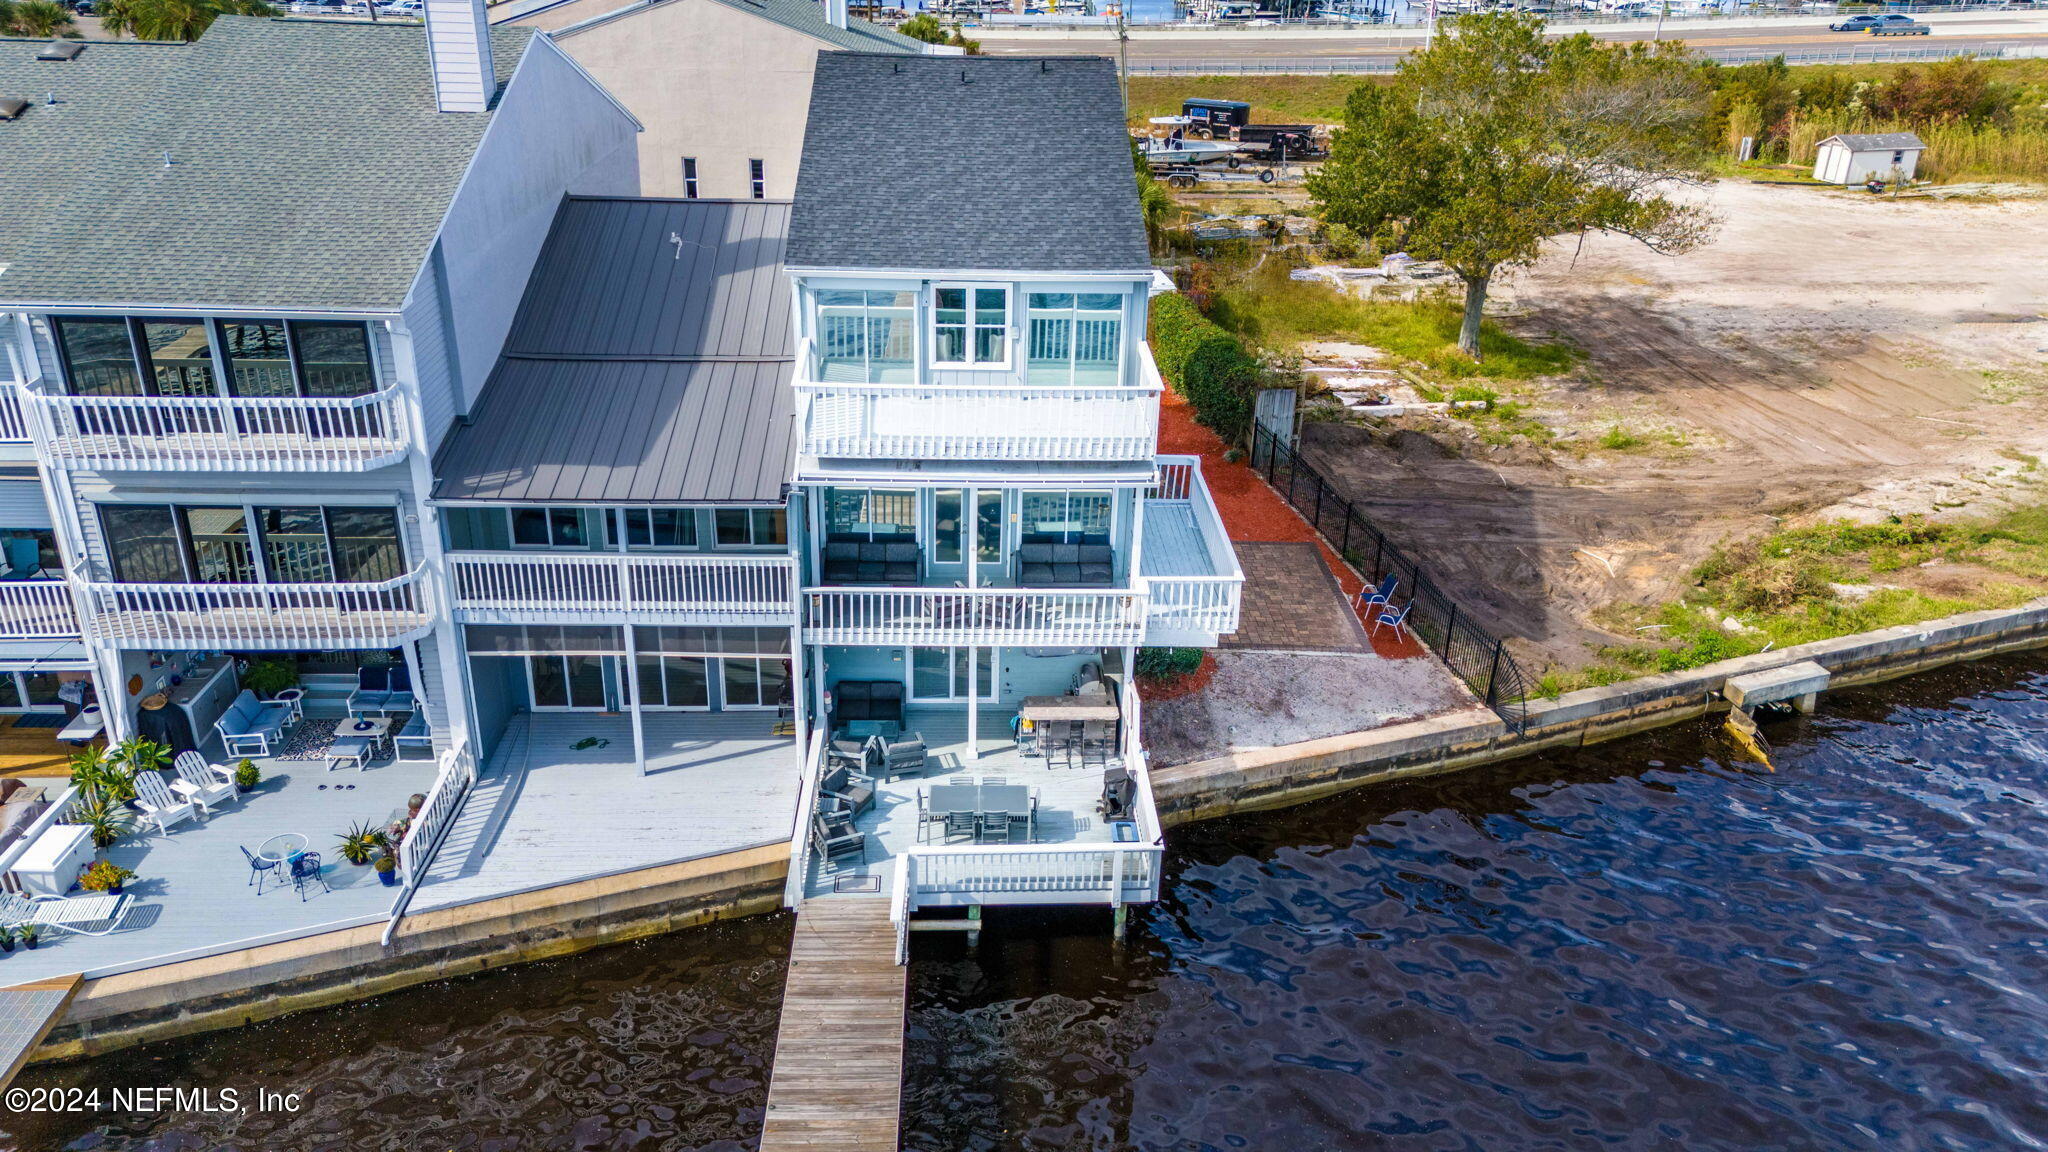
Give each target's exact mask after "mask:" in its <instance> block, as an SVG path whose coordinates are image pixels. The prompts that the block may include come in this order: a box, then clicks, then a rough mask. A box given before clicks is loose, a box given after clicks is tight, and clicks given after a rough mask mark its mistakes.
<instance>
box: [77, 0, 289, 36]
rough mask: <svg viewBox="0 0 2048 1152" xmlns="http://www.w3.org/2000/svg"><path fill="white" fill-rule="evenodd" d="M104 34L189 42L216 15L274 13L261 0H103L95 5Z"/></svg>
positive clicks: (273, 10) (261, 14)
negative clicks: (103, 0)
mask: <svg viewBox="0 0 2048 1152" xmlns="http://www.w3.org/2000/svg"><path fill="white" fill-rule="evenodd" d="M94 14H95V15H97V16H98V17H99V21H100V27H102V28H104V29H106V31H107V34H108V35H111V36H119V35H121V34H122V33H124V32H125V33H127V34H128V35H131V36H133V37H135V38H136V39H138V40H183V41H186V42H187V43H190V42H191V41H193V40H197V39H199V37H200V36H202V35H204V34H205V32H206V30H207V29H208V28H210V27H212V26H213V21H214V18H215V17H216V16H275V15H277V14H278V12H277V9H276V8H273V7H271V6H270V5H269V4H267V3H265V2H264V0H105V3H102V4H100V5H98V6H97V8H96V9H95V13H94Z"/></svg>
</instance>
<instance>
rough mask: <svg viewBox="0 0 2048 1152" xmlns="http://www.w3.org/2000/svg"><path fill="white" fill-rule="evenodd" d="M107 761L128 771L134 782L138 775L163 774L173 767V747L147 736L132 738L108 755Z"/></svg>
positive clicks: (117, 746)
mask: <svg viewBox="0 0 2048 1152" xmlns="http://www.w3.org/2000/svg"><path fill="white" fill-rule="evenodd" d="M107 760H108V761H109V762H111V763H113V764H115V765H117V766H119V767H121V768H123V769H125V770H126V772H127V776H128V779H129V780H130V781H133V780H134V779H135V777H136V774H137V773H141V772H161V771H163V770H164V769H166V768H169V767H170V766H171V746H170V745H169V744H159V743H157V742H156V741H154V740H151V739H150V738H149V737H147V736H130V737H129V738H127V739H126V740H123V741H121V742H120V743H119V744H116V745H114V747H113V750H112V751H110V752H108V753H107Z"/></svg>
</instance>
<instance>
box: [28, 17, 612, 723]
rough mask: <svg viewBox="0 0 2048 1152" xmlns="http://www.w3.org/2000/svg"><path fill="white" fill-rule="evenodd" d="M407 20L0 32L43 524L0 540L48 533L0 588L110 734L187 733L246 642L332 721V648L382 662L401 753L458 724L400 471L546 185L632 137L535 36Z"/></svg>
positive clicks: (532, 241) (582, 170)
mask: <svg viewBox="0 0 2048 1152" xmlns="http://www.w3.org/2000/svg"><path fill="white" fill-rule="evenodd" d="M429 9H430V11H429V14H428V15H429V22H428V27H427V28H426V29H424V30H423V29H421V28H420V27H419V26H417V25H410V26H393V25H384V26H369V25H360V24H343V23H323V22H316V21H289V20H266V19H253V18H245V17H222V18H221V19H220V20H219V21H217V22H216V23H215V24H214V25H213V26H212V28H211V29H209V31H208V32H207V33H206V34H205V36H204V37H202V38H201V39H200V40H198V41H197V42H194V43H192V44H134V43H120V42H112V43H108V42H93V43H89V44H86V45H83V46H82V47H79V49H78V50H77V51H76V52H75V53H69V54H61V55H63V58H62V59H56V60H52V59H49V58H48V54H45V53H43V52H42V51H41V50H42V49H43V48H44V47H46V45H45V44H43V43H29V42H22V41H12V42H6V43H4V44H0V94H4V95H6V96H15V95H17V94H18V95H19V96H21V97H23V98H25V99H27V101H28V105H27V107H25V108H23V109H21V110H20V111H19V113H18V114H17V115H15V116H14V117H13V118H11V119H9V120H8V121H6V122H5V123H0V168H4V169H5V171H6V173H7V176H6V179H5V181H4V182H0V217H4V218H5V219H6V221H7V223H6V226H5V227H4V228H0V309H6V310H7V311H6V312H5V313H4V314H0V336H4V342H5V344H6V359H5V363H6V373H5V375H6V378H7V379H8V380H9V381H11V384H10V386H9V387H8V388H7V390H6V391H7V394H8V395H7V401H8V402H7V414H6V417H5V419H4V420H0V435H6V434H9V433H11V434H12V435H13V436H15V437H16V438H18V439H28V440H32V441H33V450H34V456H35V459H37V460H38V461H39V463H40V464H41V467H42V473H43V476H42V479H43V480H44V482H45V485H46V488H47V505H46V506H47V507H48V509H49V510H50V511H51V512H52V513H54V515H53V516H51V517H50V518H49V519H48V520H46V521H38V522H36V523H28V522H26V521H25V520H24V519H23V517H21V516H17V517H16V518H15V520H16V522H15V523H13V524H8V525H0V528H8V527H12V528H20V529H42V528H43V527H44V526H45V525H48V527H49V528H50V529H53V532H52V535H51V538H49V539H46V540H44V541H43V547H42V549H41V558H40V563H39V564H37V565H31V564H30V563H29V561H30V560H31V557H30V556H29V555H28V548H27V547H26V546H24V547H23V549H22V555H21V560H22V567H24V568H30V567H34V568H38V569H39V570H38V571H36V572H34V573H33V578H31V579H28V580H22V581H17V582H6V583H4V584H0V605H4V606H5V607H6V608H7V610H8V611H7V613H6V623H5V625H4V627H5V628H6V629H7V630H8V638H9V639H11V640H17V641H19V640H37V641H42V640H48V639H55V638H58V637H55V636H53V635H52V631H53V628H54V630H56V631H66V630H69V631H72V632H73V634H74V635H80V636H82V639H83V642H84V645H85V649H86V651H85V653H84V654H83V655H84V658H83V659H77V658H75V656H74V655H72V654H70V653H62V654H60V656H59V660H58V663H59V666H61V667H62V668H64V669H65V670H67V671H70V670H74V669H75V670H77V671H80V672H83V671H86V670H88V669H89V670H90V671H91V672H92V673H93V674H94V675H93V679H94V680H95V681H96V689H97V691H96V696H97V701H98V704H99V705H100V710H101V715H103V716H104V721H103V724H104V728H105V731H106V733H107V734H108V735H109V736H111V737H112V738H115V739H118V738H121V737H123V736H126V735H129V734H130V733H133V732H138V731H139V732H141V733H144V734H150V735H156V736H168V737H171V738H172V742H173V743H175V744H177V745H178V746H180V747H192V746H195V745H197V746H206V745H207V744H208V742H209V740H210V739H211V738H213V737H214V736H215V735H216V731H217V724H218V722H219V721H220V720H221V718H222V716H223V713H224V711H225V710H226V709H227V708H228V706H229V704H230V703H231V702H232V700H233V698H234V696H235V693H236V684H235V679H236V678H235V677H234V676H233V675H232V674H228V675H222V674H219V671H218V670H219V669H222V668H224V667H226V666H228V665H230V664H231V663H234V662H236V661H240V662H243V663H245V664H246V663H248V662H251V661H264V660H283V661H286V662H288V663H290V664H291V665H293V666H294V667H295V668H296V669H297V670H298V671H300V672H301V673H303V674H304V677H305V681H306V687H307V689H308V691H309V693H310V695H309V699H308V701H307V704H306V705H305V707H307V708H308V709H309V710H311V711H313V712H315V713H316V714H317V713H319V712H321V711H322V710H326V711H328V712H329V713H330V714H331V715H333V716H337V717H338V716H339V715H340V710H341V706H342V704H343V700H344V698H345V696H346V694H347V690H348V689H349V688H351V687H353V686H354V684H355V681H356V670H357V668H358V667H359V666H361V665H366V664H367V665H384V664H388V665H389V666H390V667H392V668H393V669H403V672H398V673H394V674H395V675H402V676H403V677H404V683H405V684H406V686H408V687H409V688H410V690H411V692H412V693H413V694H414V697H415V698H416V700H417V701H418V702H420V703H421V705H422V707H420V708H418V709H412V710H410V711H414V712H416V713H417V715H418V721H417V723H415V725H414V732H415V734H420V733H421V732H422V730H423V732H424V735H425V740H421V741H417V742H416V744H417V746H419V747H422V748H425V747H432V748H437V749H447V748H450V747H453V746H456V745H458V744H460V743H461V742H462V741H463V740H464V739H465V737H466V732H467V723H466V718H465V716H464V715H463V712H462V710H461V709H454V708H450V707H449V706H448V705H449V703H450V694H451V692H452V690H453V685H452V684H451V681H452V680H454V679H455V678H456V677H455V676H453V675H451V673H453V672H454V670H455V668H456V664H455V661H454V657H453V651H454V649H453V636H452V632H451V627H452V626H451V625H450V624H449V622H448V619H447V616H446V613H445V612H440V611H438V605H437V602H436V596H435V593H434V590H433V586H434V583H435V577H434V572H435V569H436V567H437V565H438V563H439V554H440V544H439V539H438V536H439V533H438V531H437V530H436V529H435V528H434V527H433V522H434V514H433V512H432V510H431V509H429V508H428V507H426V506H425V505H424V503H423V497H424V496H425V494H426V493H425V487H426V478H427V477H428V475H429V471H428V469H429V463H430V460H431V457H432V454H433V452H434V451H435V449H436V448H437V447H438V445H439V444H440V442H441V441H442V439H443V438H444V437H445V436H446V435H447V433H448V430H449V429H450V427H451V426H452V425H454V424H455V423H457V422H458V421H459V420H460V419H462V417H463V415H464V414H465V413H467V412H468V411H469V410H470V408H471V407H472V406H473V404H474V403H475V400H476V398H477V396H478V394H479V392H480V391H481V389H482V386H483V383H484V379H485V376H486V374H487V373H488V372H489V371H490V369H491V366H492V363H493V361H494V359H495V357H496V354H497V352H498V348H499V346H500V343H501V341H502V339H503V336H504V334H505V331H506V328H507V326H508V324H509V323H510V320H511V316H512V311H513V309H514V307H515V306H516V304H517V302H518V298H519V292H520V288H521V286H522V285H523V283H524V280H525V277H526V272H527V269H528V268H529V266H530V265H531V263H532V261H533V259H534V256H535V254H536V252H537V251H538V249H539V246H540V243H541V240H542V238H543V237H544V236H545V234H546V230H547V228H548V227H549V224H550V222H551V221H552V219H553V216H554V214H555V210H556V208H557V205H558V204H559V203H560V201H561V198H562V197H563V195H564V194H565V193H570V192H585V191H587V192H600V193H631V192H632V191H634V189H635V187H636V177H635V171H636V162H635V158H634V139H633V138H634V133H635V130H636V126H635V124H634V122H633V120H632V118H631V117H630V116H629V115H627V114H626V113H625V112H624V110H623V109H622V108H620V107H619V106H618V105H617V104H616V103H615V102H614V101H613V100H612V99H611V98H610V97H609V96H608V95H607V94H606V93H605V92H604V91H603V90H602V89H600V88H598V87H597V86H596V85H595V84H594V83H593V82H591V81H590V80H589V79H588V78H587V77H585V76H584V75H583V74H582V73H581V72H580V71H579V70H578V69H577V68H576V66H575V65H574V64H573V63H572V62H571V61H570V60H569V59H568V58H567V57H566V56H564V55H563V54H562V53H561V52H559V51H558V50H557V49H555V48H554V47H553V46H552V45H551V44H550V43H549V42H548V41H547V40H546V38H545V37H536V36H535V35H534V34H533V33H531V32H530V31H527V30H523V29H500V30H497V31H495V32H493V31H490V30H488V29H487V27H486V25H485V24H484V22H483V16H482V6H481V4H478V3H468V2H465V0H437V2H436V3H435V4H432V5H430V6H429ZM430 42H431V47H430ZM22 486H24V487H25V482H23V485H22ZM0 504H4V505H6V506H8V508H9V510H10V512H11V511H12V507H13V506H14V505H16V504H19V505H21V506H22V507H23V508H24V509H25V510H26V509H27V508H28V506H29V502H28V501H26V500H0ZM25 514H26V513H25V512H24V515H25ZM9 557H10V559H12V558H13V553H12V552H10V553H9ZM60 578H61V579H60ZM66 583H68V585H69V587H70V590H71V593H72V594H73V596H74V597H75V601H76V610H77V615H76V618H75V621H73V620H71V619H69V618H66V619H65V620H64V621H63V622H62V623H63V625H65V627H64V628H55V626H54V624H53V622H52V617H51V614H50V613H48V612H47V611H46V608H47V605H46V604H45V603H44V601H45V599H47V598H48V596H49V595H52V594H55V593H56V591H57V590H59V589H62V588H63V587H64V586H65V584H66ZM323 673H324V674H326V675H325V679H326V680H331V681H332V682H333V691H332V693H331V695H330V694H327V693H323V692H322V691H321V686H322V679H323V676H322V674H323ZM14 687H15V689H16V691H17V693H19V694H21V696H22V697H24V698H25V699H33V698H35V697H36V696H37V695H38V694H39V693H43V692H46V691H47V689H46V687H45V686H44V685H43V684H42V683H40V682H39V681H38V680H36V679H34V678H33V677H32V678H31V679H29V680H28V681H27V682H25V683H17V684H16V685H14ZM5 703H6V701H5V700H4V698H0V705H4V704H5ZM256 747H257V743H255V742H246V743H239V744H238V745H237V747H236V748H235V749H234V750H233V751H241V750H245V749H255V748H256ZM271 751H274V750H271Z"/></svg>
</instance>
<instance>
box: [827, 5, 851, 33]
mask: <svg viewBox="0 0 2048 1152" xmlns="http://www.w3.org/2000/svg"><path fill="white" fill-rule="evenodd" d="M824 4H825V19H827V20H829V21H831V22H832V26H833V27H835V28H844V27H846V5H847V0H824Z"/></svg>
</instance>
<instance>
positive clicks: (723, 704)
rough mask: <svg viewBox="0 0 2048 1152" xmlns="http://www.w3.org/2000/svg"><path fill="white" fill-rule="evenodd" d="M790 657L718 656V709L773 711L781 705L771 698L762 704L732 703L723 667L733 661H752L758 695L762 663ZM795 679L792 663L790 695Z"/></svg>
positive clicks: (778, 661) (781, 660)
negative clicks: (727, 690)
mask: <svg viewBox="0 0 2048 1152" xmlns="http://www.w3.org/2000/svg"><path fill="white" fill-rule="evenodd" d="M790 659H791V658H790V657H788V656H720V657H718V705H719V708H720V709H721V710H722V711H726V712H770V711H773V710H775V709H776V708H779V707H781V705H779V704H777V703H776V702H775V701H773V700H770V701H768V702H766V703H764V704H735V703H733V702H732V696H731V695H730V694H728V693H727V692H726V681H725V669H726V666H727V665H728V664H735V663H745V662H747V661H752V662H753V664H754V674H755V679H754V684H755V686H756V689H757V692H756V694H757V695H758V687H759V685H760V684H761V683H762V681H761V679H760V670H761V668H762V666H764V665H767V664H771V663H772V664H781V663H783V662H785V661H788V660H790ZM795 680H796V669H795V667H794V665H792V666H791V669H790V681H789V682H790V686H791V690H792V695H793V694H794V689H795Z"/></svg>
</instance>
